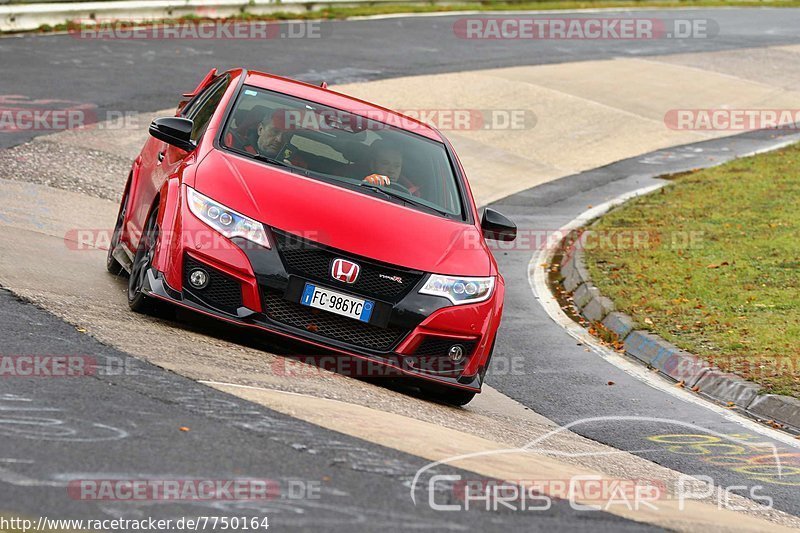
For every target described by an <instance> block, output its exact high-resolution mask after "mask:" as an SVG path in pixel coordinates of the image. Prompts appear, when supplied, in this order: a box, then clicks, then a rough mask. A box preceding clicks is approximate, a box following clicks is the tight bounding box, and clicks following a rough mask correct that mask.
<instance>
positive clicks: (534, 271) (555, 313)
mask: <svg viewBox="0 0 800 533" xmlns="http://www.w3.org/2000/svg"><path fill="white" fill-rule="evenodd" d="M785 144H790V143H780V144H779V145H776V146H774V147H772V148H770V149H776V148H780V147H782V146H785ZM763 151H767V150H758V151H757V152H753V153H760V152H763ZM664 185H666V183H658V184H655V185H650V186H648V187H643V188H641V189H637V190H635V191H632V192H628V193H625V194H623V195H620V196H618V197H616V198H614V199H612V200H609V201H608V202H605V203H603V204H600V205H598V206H596V207H593V208H592V209H589V210H588V211H584V212H583V213H581V214H580V215H579V216H578V217H577V218H575V219H574V220H572V221H571V222H570V223H568V224H567V225H565V226H563V227H562V228H561V230H560V233H561V234H562V235H564V236H566V235H567V233H569V232H570V231H572V230H573V229H577V228H579V227H581V226H584V225H585V224H586V223H587V222H589V221H591V220H593V219H595V218H597V217H599V216H601V215H603V214H604V213H606V212H608V211H609V210H610V209H611V208H613V207H615V206H617V205H619V204H621V203H623V202H625V201H627V200H629V199H631V198H633V197H635V196H641V195H643V194H647V193H650V192H653V191H655V190H657V189H660V188H661V187H663V186H664ZM558 233H559V232H556V235H557V234H558ZM554 241H556V239H553V240H552V241H550V242H548V243H547V244H546V245H545V247H543V248H542V249H541V250H540V251H538V252H537V253H535V254H534V255H533V257H532V258H531V261H530V263H528V283H529V284H530V286H531V290H532V291H533V296H534V297H535V298H536V299H537V300H538V301H539V303H540V304H542V307H544V309H545V311H546V312H547V314H548V315H549V316H550V318H552V319H553V321H554V322H555V323H556V324H558V325H559V326H561V327H562V328H564V329H565V330H566V331H567V333H568V334H569V335H571V336H572V337H573V338H575V339H576V340H578V341H580V342H582V343H583V344H584V345H585V346H587V347H588V348H590V349H591V350H592V351H593V352H594V353H596V354H597V355H599V356H600V357H602V358H603V359H605V360H606V361H608V362H609V363H611V364H613V365H614V366H616V367H617V368H619V369H621V370H622V371H624V372H626V373H627V374H629V375H631V376H633V377H635V378H636V379H638V380H640V381H642V382H644V383H645V384H647V385H649V386H651V387H653V388H654V389H658V390H660V391H661V392H665V393H667V394H670V395H672V396H674V397H675V398H677V399H679V400H682V401H685V402H688V403H693V404H695V405H698V406H701V407H704V408H706V409H708V410H710V411H713V412H714V413H716V414H718V415H720V416H722V417H723V418H725V419H726V420H729V421H731V422H735V423H737V424H739V425H741V426H744V427H745V428H747V429H748V430H750V431H754V432H756V433H759V434H761V435H764V436H766V437H769V438H772V439H775V440H777V441H780V442H781V443H783V444H786V445H788V446H791V447H793V448H798V449H800V442H798V441H797V440H796V439H795V438H794V437H792V436H791V435H788V434H786V433H783V432H781V431H776V430H772V429H769V428H766V427H764V426H762V425H761V424H759V423H757V422H755V421H753V420H751V419H749V418H747V417H745V416H744V415H741V414H739V413H736V412H735V411H732V410H730V409H726V408H724V407H722V406H719V405H716V404H714V403H712V402H711V401H710V400H705V399H703V398H701V397H699V396H696V395H694V394H692V393H690V392H689V391H686V390H684V389H682V388H680V387H676V386H675V384H674V383H671V382H669V381H668V380H667V379H666V378H664V377H662V376H660V375H659V374H654V373H653V372H651V371H650V370H648V369H647V367H645V366H644V364H642V363H637V362H634V361H632V360H630V359H628V358H626V357H624V356H622V355H620V354H618V353H617V352H615V351H614V350H611V349H609V348H607V347H606V346H604V345H603V344H601V343H600V341H599V340H597V339H596V338H595V337H594V336H592V335H591V334H589V332H588V331H587V330H586V329H585V328H583V327H582V326H581V325H579V324H578V323H576V322H575V321H574V320H572V319H571V318H570V317H569V316H567V314H566V313H564V311H563V309H561V306H560V305H559V303H558V301H557V300H556V298H555V296H553V294H552V293H551V292H550V287H549V285H548V284H547V274H546V270H545V268H544V267H542V266H541V265H543V264H547V265H549V264H551V263H552V261H553V256H554V255H555V253H556V250H557V249H558V245H559V243H560V240H559V241H558V242H554Z"/></svg>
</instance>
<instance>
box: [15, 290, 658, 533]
mask: <svg viewBox="0 0 800 533" xmlns="http://www.w3.org/2000/svg"><path fill="white" fill-rule="evenodd" d="M0 316H2V320H3V335H2V342H3V351H4V352H5V353H6V354H15V355H18V356H24V355H41V354H52V355H58V354H81V355H82V356H85V357H87V358H88V359H87V361H90V362H89V363H88V364H90V365H91V366H92V367H93V368H94V369H95V370H96V372H95V373H94V375H91V376H89V375H87V376H73V377H54V378H48V377H42V376H39V377H31V378H20V377H16V378H7V379H4V380H3V386H2V393H0V412H2V414H0V436H1V437H2V442H3V446H2V452H0V501H2V511H0V516H5V517H6V518H8V517H10V516H26V517H33V520H34V522H36V521H37V520H38V517H40V516H42V515H45V516H46V517H48V518H51V519H85V520H88V519H116V518H122V519H141V518H145V517H146V518H153V519H173V520H178V519H179V518H181V517H187V518H195V517H201V516H209V517H214V516H217V517H220V516H227V517H231V518H233V517H246V518H247V519H248V520H250V519H252V518H258V519H262V518H263V517H268V520H269V524H270V525H271V526H272V528H274V529H278V530H302V529H312V528H313V529H324V530H325V531H375V530H377V529H393V530H394V529H414V530H422V531H426V530H435V531H442V530H445V531H448V530H449V531H466V530H469V529H473V528H476V527H477V528H480V530H482V531H490V530H494V529H495V528H496V527H497V526H498V525H499V524H502V525H503V527H504V528H512V529H514V530H523V529H524V530H532V531H547V530H552V528H554V527H564V528H569V529H570V530H586V531H645V530H649V529H654V528H652V527H651V526H648V525H646V524H639V523H636V522H631V521H628V520H625V519H622V518H619V517H616V516H614V515H609V514H606V513H603V512H598V513H580V512H576V511H574V510H572V509H570V507H569V504H568V503H567V502H565V501H561V502H557V501H554V502H553V506H552V507H551V508H550V509H549V510H547V511H537V512H535V513H532V514H533V515H534V517H533V518H532V517H531V516H530V515H529V514H528V513H520V512H511V511H507V512H504V511H503V510H502V509H500V510H498V511H486V510H485V509H481V508H480V506H477V505H476V506H473V507H472V508H471V509H470V510H469V511H464V512H442V511H438V510H435V509H433V508H431V506H430V505H427V501H428V499H427V498H428V494H429V492H428V490H427V487H428V485H427V484H425V483H422V484H420V485H419V486H420V490H419V491H418V493H419V494H418V498H419V500H418V501H421V503H420V504H419V505H414V504H413V503H412V501H411V499H410V498H409V494H408V486H409V483H410V481H411V480H412V479H413V477H414V474H415V473H416V471H417V470H419V469H420V468H422V467H423V466H425V465H426V464H427V462H426V461H425V460H423V459H420V458H419V457H414V456H410V455H408V454H404V453H402V452H398V451H396V450H393V449H390V448H385V447H381V446H378V445H375V444H372V443H370V442H366V441H363V440H359V439H354V438H352V437H349V436H347V435H343V434H340V433H336V432H333V431H329V430H326V429H323V428H320V427H318V426H314V425H312V424H309V423H306V422H303V421H300V420H297V419H294V418H291V417H288V416H286V415H284V414H281V413H277V412H275V411H271V410H269V409H265V408H263V407H261V406H259V405H256V404H252V403H250V402H246V401H243V400H241V399H239V398H236V397H234V396H231V395H228V394H224V393H222V392H219V391H216V390H214V389H211V388H209V387H207V386H204V385H200V384H198V383H197V382H195V381H192V380H190V379H187V378H184V377H181V376H179V375H177V374H173V373H171V372H167V371H165V370H163V369H160V368H158V367H155V366H153V365H151V364H148V363H146V362H143V361H141V360H139V359H136V358H133V357H130V356H128V355H127V354H125V353H122V352H119V351H117V350H114V349H113V348H110V347H107V346H104V345H102V344H100V343H99V342H97V341H95V340H93V339H91V338H90V337H87V336H86V335H82V334H81V333H79V332H78V331H76V329H75V328H74V327H71V326H69V325H67V324H65V323H64V322H63V321H61V320H60V319H58V318H56V317H54V316H52V315H50V314H49V313H47V312H46V311H44V310H41V309H38V308H36V307H34V306H33V305H30V304H26V303H24V302H22V301H19V300H17V299H16V298H15V297H14V296H13V295H12V294H10V293H9V292H8V291H5V290H0ZM181 428H185V429H188V431H182V430H181ZM441 474H448V475H453V474H461V475H462V477H463V479H465V480H470V479H476V476H475V475H474V474H472V475H470V474H467V473H464V472H460V471H458V470H456V469H454V468H449V467H446V466H443V467H437V468H436V469H435V470H433V471H429V472H428V474H427V476H426V477H425V479H426V480H429V479H430V477H431V476H433V475H441ZM250 479H255V480H266V481H267V482H268V483H269V487H270V491H269V494H270V496H271V497H269V498H265V499H258V500H246V499H235V498H234V499H227V500H226V499H225V498H208V499H206V500H200V499H197V500H185V501H169V500H167V499H164V498H158V497H153V498H150V499H147V498H142V499H134V498H132V499H131V500H130V501H114V500H111V499H103V498H99V499H95V498H94V495H95V494H102V491H100V490H98V489H97V488H96V486H95V485H91V484H89V485H88V486H89V487H90V488H89V489H87V491H86V492H85V494H87V495H88V496H87V497H85V498H83V499H82V498H81V496H80V494H81V492H79V491H77V490H75V489H74V488H72V489H71V487H74V486H75V484H76V483H81V482H89V483H91V481H92V480H121V481H123V482H127V481H129V480H131V481H139V482H142V481H148V482H159V481H161V482H164V481H175V480H177V481H187V480H201V481H202V480H222V481H226V480H239V482H240V483H242V484H243V485H244V486H247V485H246V483H247V480H250ZM477 479H479V478H477ZM435 487H436V491H435V498H436V500H435V501H436V502H437V503H439V504H442V505H444V504H451V505H452V504H461V502H460V501H459V499H458V497H457V496H456V493H455V491H454V490H453V489H452V487H453V484H452V482H450V483H443V482H441V481H439V482H436V483H435ZM119 494H120V495H122V496H121V497H125V496H124V495H125V494H126V493H125V492H124V491H123V490H120V491H119ZM53 529H55V528H53ZM76 529H77V528H76ZM172 530H176V531H177V530H179V529H177V528H173V529H172ZM262 530H263V529H262Z"/></svg>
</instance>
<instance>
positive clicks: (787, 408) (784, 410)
mask: <svg viewBox="0 0 800 533" xmlns="http://www.w3.org/2000/svg"><path fill="white" fill-rule="evenodd" d="M747 410H748V411H750V412H751V413H752V414H754V415H755V416H757V417H760V418H764V419H767V420H774V421H776V422H781V423H783V424H787V425H789V426H793V427H800V400H797V399H796V398H787V397H786V396H777V395H775V394H764V395H762V396H756V398H755V400H753V403H751V404H750V406H749V407H748V409H747Z"/></svg>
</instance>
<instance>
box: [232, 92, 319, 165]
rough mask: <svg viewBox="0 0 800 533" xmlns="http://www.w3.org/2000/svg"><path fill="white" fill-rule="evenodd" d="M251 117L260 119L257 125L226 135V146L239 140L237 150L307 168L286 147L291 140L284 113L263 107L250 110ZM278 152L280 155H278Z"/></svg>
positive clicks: (303, 162)
mask: <svg viewBox="0 0 800 533" xmlns="http://www.w3.org/2000/svg"><path fill="white" fill-rule="evenodd" d="M251 115H254V116H255V117H259V116H260V117H261V119H260V120H259V121H258V124H257V125H256V126H255V128H253V125H252V123H251V124H249V125H248V126H249V127H246V126H245V127H241V128H237V130H240V129H245V128H247V130H248V131H245V132H244V134H243V135H242V134H238V133H237V134H236V136H234V134H233V133H228V135H226V144H227V145H228V146H232V145H233V144H234V141H235V140H241V142H240V146H237V147H236V148H239V149H241V150H243V151H245V152H247V153H249V154H254V155H255V154H260V155H263V156H265V157H269V158H272V159H281V160H283V161H285V162H288V163H290V164H292V165H294V166H297V167H302V168H307V167H308V165H306V162H305V161H303V159H302V158H300V157H299V156H297V155H295V154H294V153H293V150H292V149H291V148H290V147H289V146H288V143H289V141H290V140H291V138H292V133H290V132H289V131H288V130H287V128H286V124H287V121H286V112H285V111H284V110H282V109H277V110H270V109H268V108H266V107H264V106H256V107H254V108H253V109H252V111H251ZM279 152H280V153H279Z"/></svg>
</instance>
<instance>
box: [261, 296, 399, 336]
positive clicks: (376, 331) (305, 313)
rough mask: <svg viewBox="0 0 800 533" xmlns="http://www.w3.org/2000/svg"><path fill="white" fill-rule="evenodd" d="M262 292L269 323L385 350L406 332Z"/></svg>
mask: <svg viewBox="0 0 800 533" xmlns="http://www.w3.org/2000/svg"><path fill="white" fill-rule="evenodd" d="M263 293H264V307H265V312H266V315H267V317H268V318H269V319H270V320H274V321H275V322H279V323H281V324H286V325H288V326H292V327H295V328H299V329H303V330H305V331H309V332H311V333H315V334H317V335H321V336H323V337H328V338H330V339H335V340H337V341H340V342H345V343H347V344H352V345H355V346H360V347H362V348H369V349H371V350H376V351H388V350H390V349H391V348H392V347H393V346H394V345H395V344H396V343H397V342H398V341H399V340H400V339H401V338H403V337H404V336H405V334H406V333H407V331H405V330H402V329H397V328H381V327H378V326H373V325H370V324H366V323H364V322H359V321H358V320H355V319H352V318H347V317H344V316H339V315H336V314H334V313H330V312H328V311H322V310H320V309H313V308H311V307H307V306H305V305H301V304H299V303H294V302H290V301H288V300H286V299H284V298H283V296H281V295H280V294H279V293H277V292H275V291H271V290H269V289H265V290H264V291H263Z"/></svg>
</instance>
